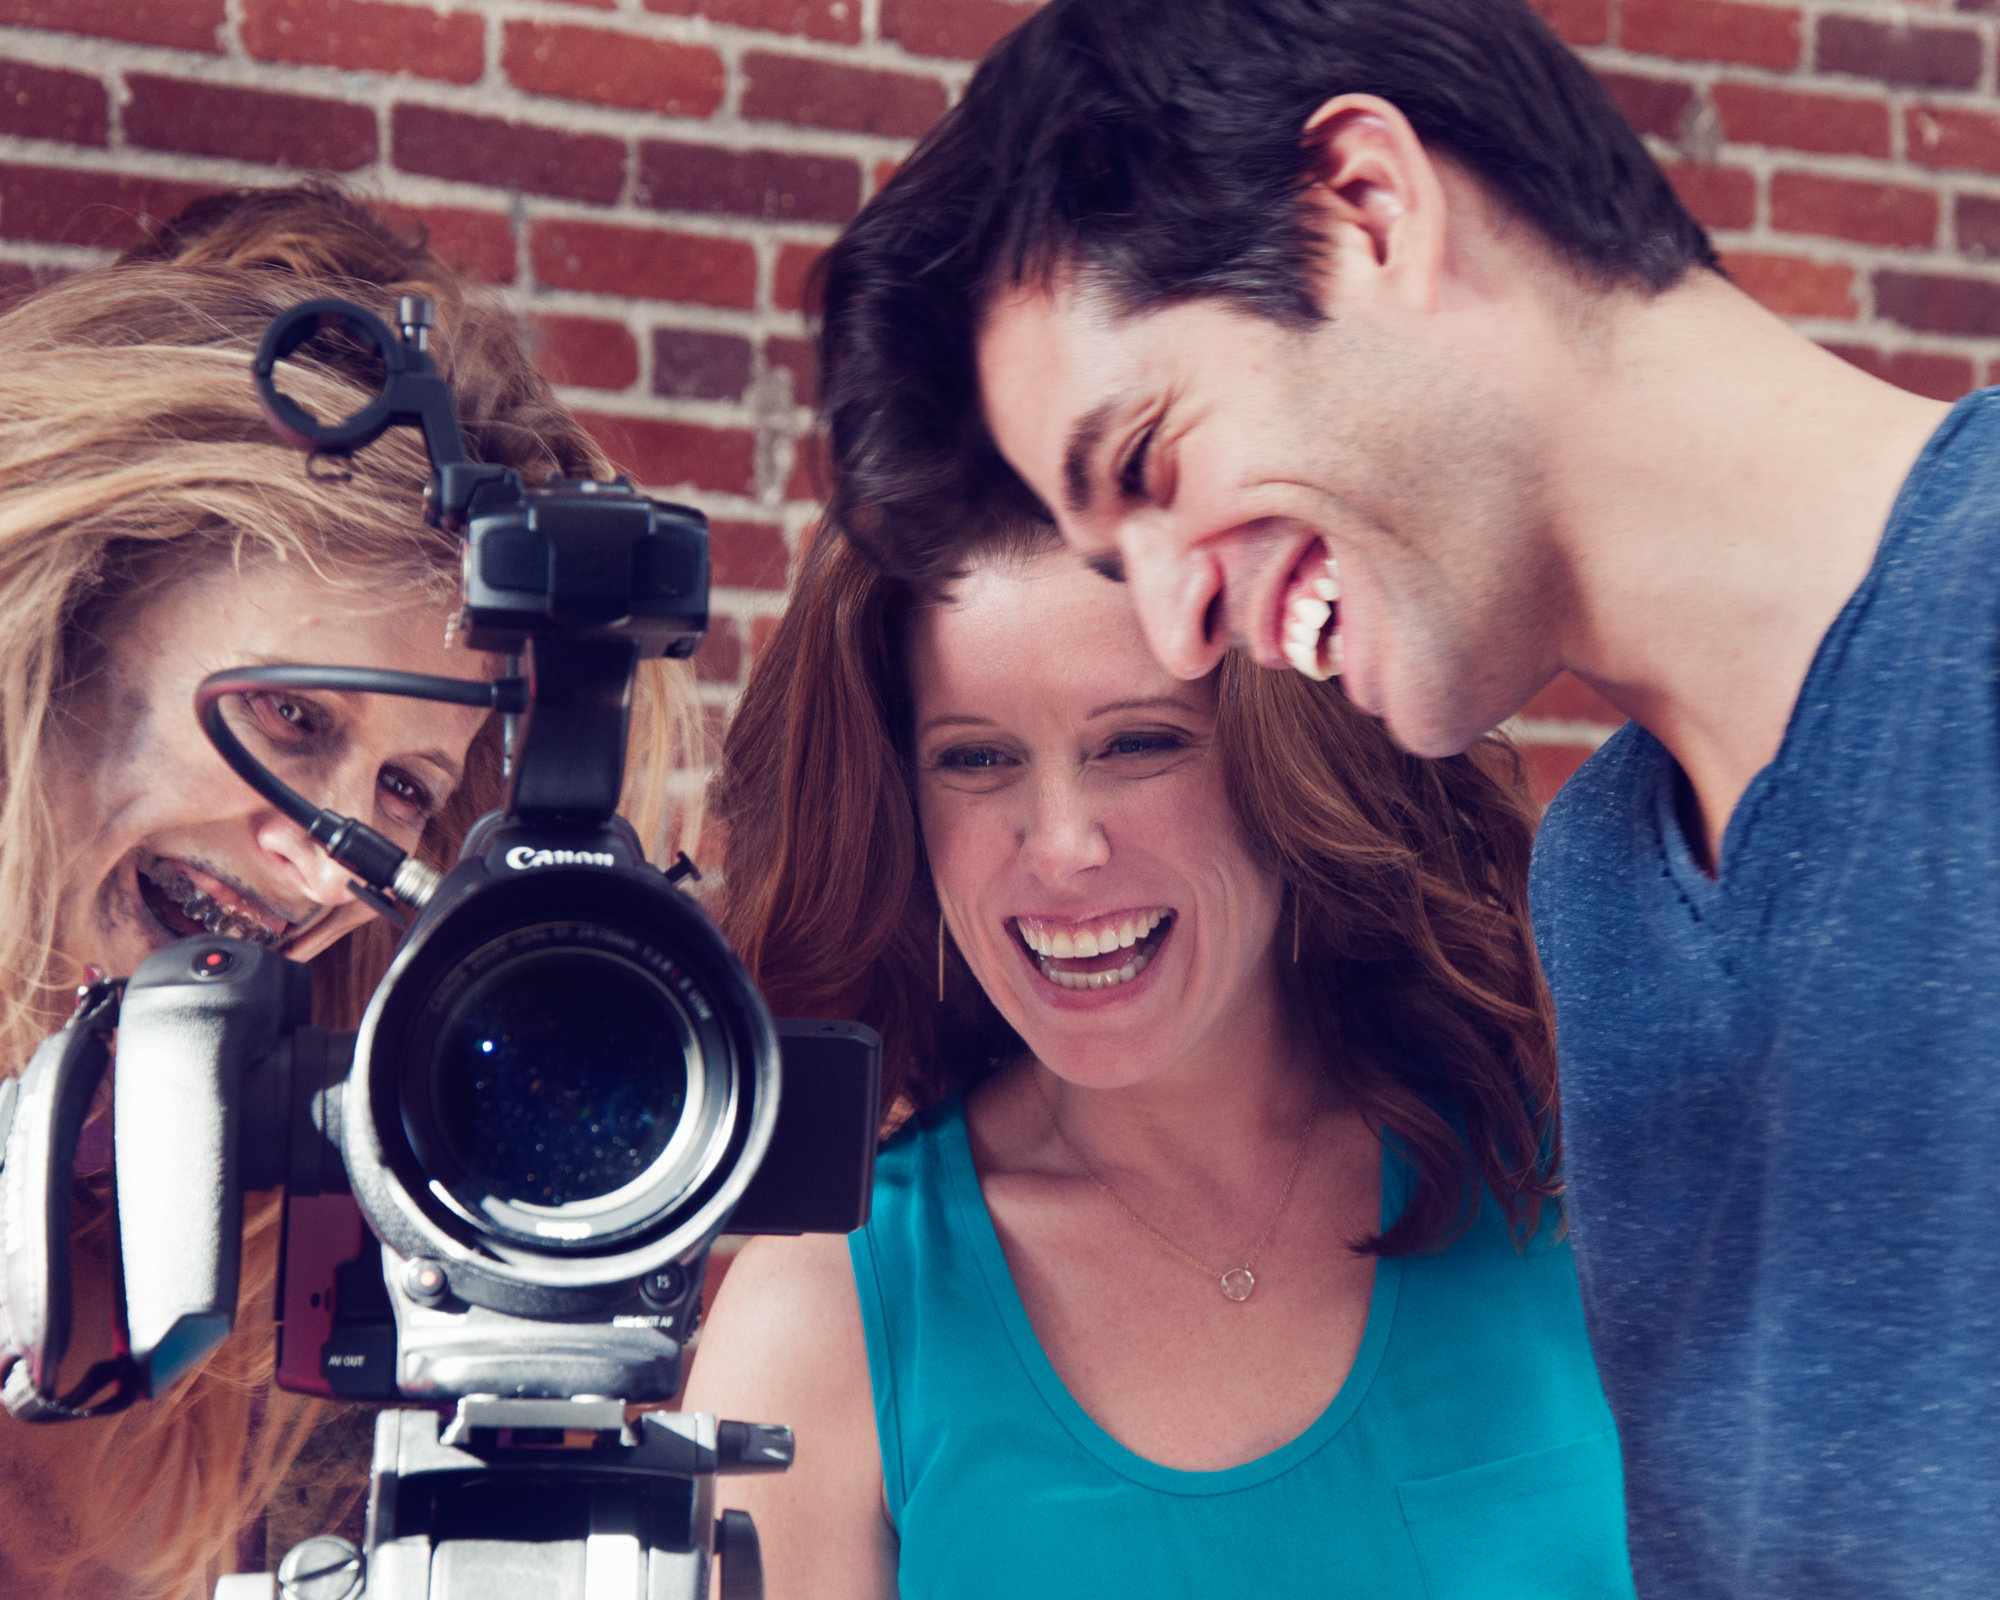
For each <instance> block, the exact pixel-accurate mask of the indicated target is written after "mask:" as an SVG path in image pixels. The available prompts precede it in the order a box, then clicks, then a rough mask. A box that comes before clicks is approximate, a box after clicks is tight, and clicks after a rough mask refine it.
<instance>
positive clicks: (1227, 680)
mask: <svg viewBox="0 0 2000 1600" xmlns="http://www.w3.org/2000/svg"><path fill="white" fill-rule="evenodd" d="M1048 538H1049V535H1048V534H1047V533H1046V531H1045V530H1041V529H1034V528H1028V529H1020V528H1017V529H1016V530H1014V531H1013V532H1011V533H1007V534H1002V535H1000V536H999V537H998V538H997V540H996V541H995V543H993V544H989V545H988V546H987V551H988V553H994V552H996V551H998V550H1004V549H1006V548H1007V547H1009V546H1011V547H1013V548H1016V549H1019V548H1023V547H1028V548H1032V547H1033V546H1035V545H1037V544H1040V543H1042V542H1044V541H1046V540H1048ZM917 601H918V591H917V590H916V589H915V588H914V587H913V586H912V585H910V584H909V583H907V582H905V581H904V580H901V579H899V578H896V577H893V576H890V575H887V574H885V573H883V572H882V571H881V570H880V569H879V568H877V567H876V566H875V565H874V564H873V563H872V562H870V561H869V560H867V559H866V558H865V557H864V556H862V555H861V554H860V552H858V551H857V550H856V549H855V547H854V546H853V545H852V544H851V543H849V542H848V541H847V540H846V539H844V538H842V537H840V536H839V535H838V534H836V533H832V532H822V533H821V534H820V535H819V536H818V537H817V538H816V539H815V540H814V541H813V543H812V545H811V546H810V548H809V551H808V553H807V556H806V560H805V564H804V569H803V571H802V572H801V574H800V577H799V583H798V588H797V590H796V592H795V593H794V595H793V598H792V603H791V606H790V608H789V609H788V610H787V611H786V613H785V615H784V617H783V618H782V619H781V620H780V622H779V624H778V627H777V630H776V632H775V633H774V634H773V635H772V637H771V641H770V643H769V645H768V646H767V647H766V649H765V651H764V653H763V655H762V656H761V657H759V659H758V661H757V664H756V666H755V668H754V669H753V670H752V672H751V675H750V682H749V686H748V688H747V689H746V690H745V691H744V695H743V702H742V706H741V708H740V709H739V710H738V712H737V714H736V719H735V722H734V723H733V724H732V726H731V728H730V730H729V734H728V737H727V739H726V741H725V743H724V747H723V759H722V768H721V771H720V773H719V775H718V777H717V780H716V784H715V787H714V791H713V794H712V797H711V802H710V803H711V806H712V811H711V815H712V816H713V817H714V818H715V819H716V820H717V821H718V822H720V823H721V825H722V826H723V828H724V830H725V834H726V846H725V873H724V876H725V890H724V895H723V903H722V905H721V906H720V908H719V909H720V912H721V918H722V923H723V927H724V929H725V930H726V931H727V932H728V933H729V934H730V936H731V938H732V939H733V940H734V941H735V943H736V946H737V948H738V950H739V951H740V952H741V953H742V955H743V959H744V960H745V962H746V963H747V964H748V965H749V968H750V971H751V973H752V975H753V976H754V977H755V978H756V980H757V982H758V984H759V985H760V986H761V987H762V988H763V991H764V993H765V996H766V997H767V998H768V999H769V1001H770V1003H771V1007H772V1009H773V1010H774V1011H776V1012H777V1013H779V1014H780V1015H784V1016H807V1017H850V1018H855V1019H857V1020H859V1021H862V1022H866V1023H867V1024H868V1025H869V1026H871V1027H873V1028H874V1029H876V1030H877V1031H878V1032H879V1033H880V1034H881V1035H882V1040H883V1046H884V1061H883V1069H884V1082H883V1091H884V1092H883V1104H884V1105H885V1106H886V1107H890V1108H892V1112H907V1111H912V1110H916V1109H920V1108H922V1107H924V1106H926V1105H929V1104H932V1103H933V1102H935V1101H937V1100H939V1099H941V1098H942V1097H943V1096H944V1095H945V1094H947V1093H948V1092H950V1090H951V1089H952V1088H954V1087H958V1086H961V1085H964V1084H967V1083H970V1082H972V1081H974V1080H976V1079H977V1078H979V1077H981V1076H983V1075H984V1074H986V1073H987V1072H990V1071H992V1070H993V1069H994V1068H995V1067H997V1066H999V1065H1000V1064H1001V1063H1003V1062H1005V1061H1007V1060H1009V1059H1011V1058H1013V1057H1015V1056H1018V1055H1019V1054H1020V1053H1021V1052H1022V1051H1023V1050H1024V1049H1025V1046H1024V1045H1023V1044H1022V1042H1021V1040H1020V1038H1019V1037H1018V1036H1017V1035H1016V1034H1015V1033H1014V1031H1013V1030H1012V1029H1011V1028H1010V1027H1009V1026H1008V1025H1007V1023H1006V1022H1005V1021H1004V1020H1003V1019H1002V1018H1001V1016H1000V1013H999V1011H998V1010H997V1009H996V1008H995V1007H994V1005H993V1003H992V1001H990V1000H989V999H987V997H986V995H985V993H984V992H983V991H982V990H981V989H980V987H979V985H978V983H977V981H976V980H975V979H974V978H973V976H972V973H971V970H970V969H969V968H968V967H967V966H966V964H965V961H964V959H963V957H961V956H959V955H958V954H957V953H956V952H955V951H954V952H953V953H952V954H951V956H950V958H949V961H948V963H947V967H946V985H945V999H944V1001H943V1002H942V1003H940V1002H939V1001H938V1000H937V999H936V962H937V947H936V937H937V931H936V930H937V921H938V903H937V897H936V893H935V891H934V889H933V886H932V883H931V876H930V871H929V867H928V863H927V861H926V858H925V855H924V847H923V839H922V836H921V833H920V831H919V827H918V822H917V810H916V801H915V797H914V792H913V782H912V772H913V768H912V763H911V758H910V757H911V752H910V745H911V724H912V716H911V706H910V693H909V687H908V678H907V673H906V670H905V665H904V661H905V637H906V633H907V624H908V619H909V615H910V613H911V611H912V609H913V608H914V606H915V605H916V604H917ZM1218 671H1219V673H1220V679H1219V682H1218V685H1217V688H1218V697H1219V704H1218V710H1217V720H1216V737H1217V740H1218V744H1219V748H1220V753H1221V758H1222V760H1223V762H1224V763H1225V769H1226V770H1227V771H1228V773H1229V774H1230V790H1231V795H1232V799H1233V803H1234V805H1235V809H1236V814H1237V818H1238V821H1239V822H1240V823H1241V825H1242V828H1243V833H1244V837H1245V839H1246V841H1247V843H1248V846H1249V848H1250V850H1251V852H1252V854H1253V856H1254V857H1255V858H1256V859H1257V860H1258V861H1259V862H1260V863H1261V864H1262V865H1263V866H1265V867H1266V868H1267V869H1268V870H1270V871H1271V872H1273V873H1275V874H1277V875H1278V876H1279V877H1280V878H1282V879H1283V881H1284V882H1285V884H1286V885H1287V890H1286V893H1287V905H1286V918H1285V920H1286V922H1287V923H1289V922H1290V921H1291V918H1292V915H1293V913H1294V911H1296V916H1297V919H1298V928H1299V944H1300V955H1299V962H1298V968H1297V973H1298V985H1299V990H1300V994H1301V999H1302V1004H1303V1011H1304V1014H1305V1016H1306V1018H1307V1020H1308V1026H1309V1027H1310V1029H1311V1030H1312V1032H1313V1034H1314V1036H1315V1037H1316V1038H1317V1039H1318V1041H1319V1043H1320V1045H1321V1047H1322V1049H1323V1051H1324V1054H1325V1057H1326V1059H1327V1060H1328V1061H1330V1062H1333V1063H1337V1066H1336V1068H1335V1072H1336V1080H1337V1087H1338V1089H1339V1090H1340V1092H1341V1094H1342V1095H1343V1096H1344V1098H1345V1100H1346V1101H1347V1103H1348V1104H1350V1105H1352V1106H1353V1107H1355V1108H1356V1109H1357V1110H1358V1111H1360V1113H1361V1114H1362V1115H1364V1116H1365V1117H1367V1118H1368V1119H1369V1120H1370V1122H1372V1123H1373V1124H1375V1125H1376V1126H1378V1127H1380V1128H1381V1129H1383V1130H1384V1132H1385V1133H1386V1134H1387V1135H1388V1136H1389V1137H1390V1138H1391V1139H1392V1140H1393V1141H1394V1142H1395V1143H1396V1144H1397V1145H1398V1146H1399V1147H1400V1148H1401V1150H1402V1152H1403V1153H1404V1154H1405V1155H1407V1156H1408V1158H1409V1159H1410V1161H1411V1163H1412V1164H1413V1165H1414V1167H1415V1169H1416V1173H1417V1182H1416V1185H1415V1188H1414V1192H1413V1193H1412V1195H1411V1198H1410V1201H1409V1203H1408V1205H1407V1206H1406V1207H1405V1208H1404V1211H1403V1213H1402V1215H1401V1216H1400V1217H1399V1218H1398V1219H1397V1220H1396V1222H1395V1223H1394V1225H1393V1226H1391V1227H1390V1228H1389V1229H1388V1230H1387V1231H1386V1233H1384V1234H1383V1235H1382V1236H1381V1237H1380V1238H1378V1239H1375V1240H1372V1241H1369V1242H1368V1244H1367V1245H1366V1247H1365V1248H1368V1249H1372V1250H1376V1251H1378V1252H1380V1253H1381V1254H1384V1255H1402V1254H1406V1253H1409V1252H1412V1251H1418V1250H1427V1249H1437V1248H1440V1247H1442V1246H1443V1245H1445V1244H1447V1243H1449V1242H1450V1241H1451V1239H1453V1238H1455V1237H1456V1236H1457V1235H1458V1233H1459V1232H1461V1231H1462V1230H1463V1229H1464V1228H1465V1226H1466V1225H1467V1224H1468V1223H1469V1222H1470V1221H1471V1220H1472V1218H1473V1216H1474V1215H1475V1214H1476V1211H1477V1207H1478V1204H1479V1197H1480V1192H1481V1189H1482V1187H1483V1189H1484V1190H1485V1191H1486V1192H1487V1193H1490V1194H1491V1195H1492V1196H1493V1197H1494V1198H1495V1200H1496V1201H1497V1202H1498V1203H1499V1205H1500V1207H1501V1209H1502V1210H1503V1211H1504V1212H1505V1213H1506V1215H1507V1219H1508V1221H1509V1223H1510V1225H1511V1226H1512V1227H1513V1228H1514V1230H1515V1232H1516V1235H1517V1237H1518V1238H1521V1239H1526V1238H1527V1237H1528V1236H1530V1235H1532V1234H1533V1233H1534V1232H1535V1231H1536V1230H1537V1228H1538V1227H1539V1226H1540V1223H1541V1215H1542V1214H1541V1204H1542V1202H1543V1201H1544V1200H1546V1199H1549V1198H1550V1197H1552V1196H1554V1195H1555V1194H1556V1193H1557V1192H1558V1184H1557V1182H1556V1169H1557V1163H1558V1158H1559V1148H1558V1135H1557V1120H1556V1086H1555V1060H1554V1050H1553V1043H1552V1028H1551V1023H1550V1016H1549V1010H1548V1005H1547V1001H1546V997H1545V992H1544V989H1543V986H1542V981H1541V973H1540V968H1539V966H1538V965H1537V962H1536V958H1535V949H1534V940H1533V937H1532V934H1531V932H1530V929H1529V925H1528V913H1527V874H1528V848H1529V841H1530V837H1531V834H1532V830H1533V812H1532V808H1531V805H1530V803H1529V801H1528V798H1527V795H1526V793H1525V790H1524V787H1523V784H1522V780H1521V769H1520V763H1519V760H1518V758H1517V757H1516V756H1515V754H1514V752H1513V750H1512V749H1511V748H1510V747H1509V746H1508V745H1506V744H1505V743H1504V742H1503V741H1501V740H1499V739H1492V738H1489V739H1486V740H1482V741H1481V742H1480V743H1479V744H1478V745H1477V746H1475V747H1474V748H1473V750H1472V751H1470V752H1469V753H1467V754H1465V755H1461V756H1452V757H1450V758H1448V759H1445V760H1441V761H1432V760H1424V759H1422V758H1419V757H1416V756H1411V755H1407V754H1405V753H1404V752H1403V751H1401V750H1398V749H1397V748H1396V746H1395V745H1394V744H1393V743H1392V742H1391V740H1390V739H1389V737H1388V735H1387V734H1386V733H1385V732H1384V731H1383V729H1382V727H1381V725H1380V724H1378V723H1377V722H1375V721H1373V720H1372V719H1371V718H1368V717H1365V716H1363V715H1362V714H1361V713H1359V712H1357V711H1356V710H1354V708H1353V707H1351V706H1350V705H1349V704H1348V703H1347V701H1346V699H1345V698H1344V697H1343V696H1342V695H1341V694H1340V693H1339V691H1338V690H1337V689H1336V688H1333V687H1331V686H1324V685H1319V684H1313V683H1309V682H1307V681H1306V680H1305V679H1303V678H1301V677H1299V676H1298V675H1297V674H1295V673H1290V672H1284V673H1276V672H1266V671H1263V670H1261V669H1260V668H1257V667H1255V666H1252V665H1251V664H1250V663H1249V662H1247V661H1245V660H1243V659H1242V658H1241V657H1239V656H1235V655H1232V656H1230V657H1229V658H1228V659H1227V660H1226V661H1225V662H1224V664H1223V665H1222V667H1221V668H1219V669H1218Z"/></svg>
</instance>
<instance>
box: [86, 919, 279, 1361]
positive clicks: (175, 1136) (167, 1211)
mask: <svg viewBox="0 0 2000 1600" xmlns="http://www.w3.org/2000/svg"><path fill="white" fill-rule="evenodd" d="M307 982H308V980H307V976H306V969H305V968H304V967H302V966H299V965H297V964H296V963H293V962H288V961H286V960H284V958H283V957H281V956H278V955H275V954H273V953H272V952H270V951H268V950H264V949H261V948H260V947H258V946H257V945H254V944H249V943H246V942H244V941H242V940H237V939H222V938H199V939H184V940H181V941H180V942H179V943H177V944H171V945H168V946H167V947H166V948H165V949H163V950H159V951H157V952H155V953H154V954H153V955H151V956H149V957H147V958H146V960H145V961H143V962H141V963H140V965H139V970H138V971H137V972H135V973H133V975H132V977H131V980H130V982H128V983H127V985H126V988H125V1004H124V1011H123V1014H122V1016H121V1018H120V1021H119V1029H118V1064H117V1074H116V1077H115V1079H114V1082H113V1087H112V1115H113V1122H112V1128H113V1139H114V1141H115V1150H116V1163H115V1165H116V1171H117V1177H118V1233H119V1247H120V1256H121V1259H122V1264H123V1268H124V1280H125V1315H126V1323H127V1326H128V1328H129V1329H130V1332H131V1341H132V1358H133V1360H134V1361H135V1362H136V1363H137V1365H138V1368H139V1372H140V1375H141V1382H142V1383H143V1385H144V1386H145V1390H146V1392H147V1393H148V1394H153V1395H158V1394H160V1393H163V1392H164V1391H165V1390H166V1389H168V1388H170V1387H171V1386H172V1385H173V1384H174V1383H175V1382H176V1381H177V1380H178V1379H179V1378H181V1377H182V1376H183V1375H184V1374H186V1373H187V1372H188V1371H190V1370H191V1369H192V1368H193V1367H194V1366H195V1365H196V1364H197V1363H198V1362H199V1361H200V1360H201V1359H202V1358H203V1357H204V1356H206V1355H207V1354H208V1353H209V1352H210V1351H211V1350H213V1349H214V1348H215V1347H216V1346H217V1345H218V1344H220V1343H221V1342H222V1341H223V1340H224V1339H225V1338H227V1337H228V1335H229V1330H230V1328H231V1327H232V1326H233V1325H234V1322H235V1317H236V1288H237V1277H238V1273H239V1270H240V1268H241V1265H242V1254H243V1188H242V1182H241V1178H240V1175H239V1173H240V1168H239V1151H238V1148H237V1143H238V1134H239V1124H240V1122H241V1120H242V1086H243V1078H244V1075H245V1073H246V1072H247V1071H248V1069H249V1068H250V1066H251V1065H252V1064H253V1063H254V1062H257V1061H259V1060H261V1059H262V1058H263V1057H265V1056H266V1055H268V1054H269V1053H270V1052H271V1051H272V1050H273V1049H274V1048H275V1047H276V1045H277V1044H278V1042H279V1040H280V1039H281V1038H282V1037H283V1035H284V1032H285V1030H286V1028H287V1026H288V1025H289V1024H291V1023H292V1021H293V1020H294V1019H295V1018H299V1014H300V1012H301V1011H302V1010H303V1009H304V1007H305V1005H306V1004H308V1003H309V1000H310V991H309V989H308V988H307ZM300 1020H302V1018H301V1019H300ZM282 1131H283V1130H282V1129H275V1130H259V1135H260V1137H281V1136H282Z"/></svg>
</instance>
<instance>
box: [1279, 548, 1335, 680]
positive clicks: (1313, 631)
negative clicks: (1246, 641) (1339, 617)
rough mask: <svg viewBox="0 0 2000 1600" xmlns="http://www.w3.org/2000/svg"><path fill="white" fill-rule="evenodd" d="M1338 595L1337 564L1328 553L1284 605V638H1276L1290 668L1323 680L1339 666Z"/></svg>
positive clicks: (1308, 676)
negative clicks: (1323, 566)
mask: <svg viewBox="0 0 2000 1600" xmlns="http://www.w3.org/2000/svg"><path fill="white" fill-rule="evenodd" d="M1339 598H1340V568H1339V567H1338V566H1337V565H1336V564H1335V562H1334V559H1333V557H1332V556H1328V557H1327V558H1326V570H1325V571H1324V572H1323V573H1321V574H1320V576H1319V577H1317V578H1315V579H1313V580H1312V582H1311V583H1309V584H1307V585H1305V586H1304V587H1303V588H1301V589H1300V590H1299V592H1298V593H1297V594H1295V595H1293V596H1292V598H1291V600H1290V602H1289V603H1287V605H1286V606H1285V627H1284V638H1283V639H1281V640H1280V641H1279V644H1280V646H1281V648H1282V649H1283V650H1284V653H1285V659H1286V661H1288V662H1290V663H1291V666H1292V670H1293V671H1294V672H1297V673H1298V674H1300V675H1301V676H1302V677H1307V678H1311V679H1312V680H1313V681H1314V682H1315V683H1324V682H1325V681H1326V680H1327V679H1328V678H1331V677H1333V676H1335V675H1336V674H1337V673H1339V671H1340V669H1341V664H1342V663H1341V649H1340V631H1339V629H1338V627H1337V626H1332V625H1331V624H1333V623H1334V609H1333V603H1334V602H1335V601H1336V600H1338V599H1339Z"/></svg>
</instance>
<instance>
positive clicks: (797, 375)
mask: <svg viewBox="0 0 2000 1600" xmlns="http://www.w3.org/2000/svg"><path fill="white" fill-rule="evenodd" d="M764 363H765V365H766V366H768V367H772V368H775V369H778V370H780V371H784V372H789V373H790V374H791V375H792V402H793V404H795V405H802V406H810V405H817V404H818V403H819V350H818V347H817V346H815V345H814V344H813V342H812V340H810V339H785V338H779V337H776V336H773V337H771V338H769V339H766V340H765V341H764Z"/></svg>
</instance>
